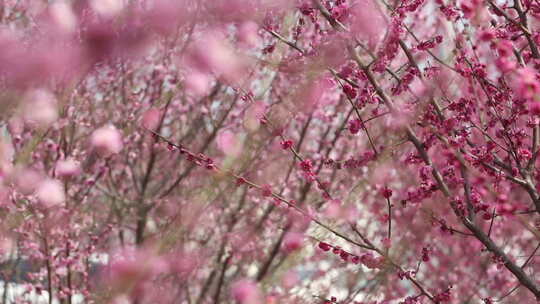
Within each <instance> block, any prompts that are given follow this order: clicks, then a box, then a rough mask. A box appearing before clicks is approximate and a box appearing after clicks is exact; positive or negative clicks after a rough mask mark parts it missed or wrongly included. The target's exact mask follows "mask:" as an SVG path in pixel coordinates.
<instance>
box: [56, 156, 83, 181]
mask: <svg viewBox="0 0 540 304" xmlns="http://www.w3.org/2000/svg"><path fill="white" fill-rule="evenodd" d="M80 170H81V168H80V164H79V163H78V162H77V161H75V160H74V159H71V158H68V159H65V160H60V161H58V162H57V163H56V175H57V176H58V177H61V178H68V177H73V176H76V175H78V174H79V173H80Z"/></svg>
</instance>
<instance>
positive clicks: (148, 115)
mask: <svg viewBox="0 0 540 304" xmlns="http://www.w3.org/2000/svg"><path fill="white" fill-rule="evenodd" d="M160 119H161V112H160V111H159V110H158V109H156V108H151V109H148V110H147V111H146V112H144V114H143V115H142V120H141V123H142V125H143V127H145V128H147V129H149V130H153V131H156V129H157V128H158V126H159V121H160Z"/></svg>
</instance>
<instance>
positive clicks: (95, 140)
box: [91, 126, 123, 156]
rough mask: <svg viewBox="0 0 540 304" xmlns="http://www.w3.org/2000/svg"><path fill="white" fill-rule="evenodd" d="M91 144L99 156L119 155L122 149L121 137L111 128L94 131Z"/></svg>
mask: <svg viewBox="0 0 540 304" xmlns="http://www.w3.org/2000/svg"><path fill="white" fill-rule="evenodd" d="M91 144H92V147H93V148H94V149H95V150H96V151H97V152H98V153H99V154H100V155H101V156H109V155H110V154H116V153H119V152H120V150H122V147H123V143H122V136H121V134H120V132H119V131H118V130H117V129H116V128H115V127H113V126H106V127H102V128H100V129H97V130H95V131H94V133H92V139H91Z"/></svg>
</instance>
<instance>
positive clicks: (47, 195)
mask: <svg viewBox="0 0 540 304" xmlns="http://www.w3.org/2000/svg"><path fill="white" fill-rule="evenodd" d="M36 196H37V198H38V199H39V202H40V203H41V204H43V205H44V206H45V207H47V208H50V207H54V206H57V205H59V204H62V203H64V201H65V200H66V197H65V194H64V186H62V183H60V181H57V180H54V179H46V180H44V181H42V182H41V183H40V184H39V187H38V189H37V191H36Z"/></svg>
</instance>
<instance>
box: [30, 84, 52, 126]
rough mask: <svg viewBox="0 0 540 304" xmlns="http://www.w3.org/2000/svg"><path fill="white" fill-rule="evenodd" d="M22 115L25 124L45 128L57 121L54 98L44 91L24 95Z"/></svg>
mask: <svg viewBox="0 0 540 304" xmlns="http://www.w3.org/2000/svg"><path fill="white" fill-rule="evenodd" d="M23 103H24V104H23V109H22V112H23V113H22V115H23V117H24V119H25V120H26V122H28V123H30V124H34V125H37V126H39V127H46V126H48V125H50V124H52V123H53V122H55V121H56V120H57V119H58V109H57V101H56V97H55V96H54V95H53V94H52V93H51V92H49V91H47V90H45V89H37V90H33V91H30V92H28V93H27V94H26V96H25V98H24V100H23Z"/></svg>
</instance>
